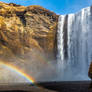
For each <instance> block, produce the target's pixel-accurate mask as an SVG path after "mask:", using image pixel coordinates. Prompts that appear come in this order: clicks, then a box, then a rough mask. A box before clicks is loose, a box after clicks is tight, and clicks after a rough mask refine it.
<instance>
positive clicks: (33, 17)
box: [0, 2, 58, 58]
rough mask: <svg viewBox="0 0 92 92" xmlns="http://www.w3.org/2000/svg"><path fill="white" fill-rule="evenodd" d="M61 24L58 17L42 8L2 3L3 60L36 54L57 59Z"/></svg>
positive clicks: (0, 48) (0, 35)
mask: <svg viewBox="0 0 92 92" xmlns="http://www.w3.org/2000/svg"><path fill="white" fill-rule="evenodd" d="M57 22H58V15H56V14H55V13H53V12H51V11H49V10H47V9H45V8H43V7H41V6H35V5H33V6H28V7H24V6H20V5H16V4H13V3H10V4H6V3H3V2H0V56H1V57H7V58H9V56H19V55H20V56H21V55H25V54H27V53H29V52H31V51H32V50H35V51H37V52H40V53H44V54H45V55H46V57H48V58H54V57H55V53H56V29H57ZM32 53H33V52H32Z"/></svg>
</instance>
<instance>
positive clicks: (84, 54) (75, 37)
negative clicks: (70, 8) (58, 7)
mask: <svg viewBox="0 0 92 92" xmlns="http://www.w3.org/2000/svg"><path fill="white" fill-rule="evenodd" d="M57 39H58V55H57V59H58V73H59V77H60V78H59V79H61V80H64V81H65V80H66V81H71V80H89V77H88V68H89V65H90V62H91V61H92V8H91V7H88V8H85V9H82V11H80V12H78V13H76V14H69V15H60V17H59V23H58V35H57Z"/></svg>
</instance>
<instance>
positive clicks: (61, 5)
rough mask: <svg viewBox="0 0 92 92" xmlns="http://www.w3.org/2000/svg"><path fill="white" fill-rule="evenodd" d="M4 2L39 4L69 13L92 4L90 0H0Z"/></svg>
mask: <svg viewBox="0 0 92 92" xmlns="http://www.w3.org/2000/svg"><path fill="white" fill-rule="evenodd" d="M0 1H3V2H6V3H16V4H20V5H24V6H29V5H40V6H43V7H44V8H46V9H49V10H51V11H53V12H55V13H57V14H69V13H75V12H78V11H80V10H81V9H82V8H85V7H88V6H91V5H92V0H0Z"/></svg>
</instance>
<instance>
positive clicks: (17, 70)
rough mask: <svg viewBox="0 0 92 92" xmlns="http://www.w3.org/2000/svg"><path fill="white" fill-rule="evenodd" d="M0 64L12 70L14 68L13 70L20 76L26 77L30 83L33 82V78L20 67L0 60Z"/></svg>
mask: <svg viewBox="0 0 92 92" xmlns="http://www.w3.org/2000/svg"><path fill="white" fill-rule="evenodd" d="M0 65H4V66H6V67H8V68H10V69H12V70H14V72H16V73H18V74H19V75H20V76H22V77H24V78H25V79H27V80H28V81H29V82H31V83H32V84H33V83H34V82H35V81H34V79H33V78H32V77H31V76H29V75H28V74H26V73H25V72H24V71H22V70H21V69H19V68H17V67H15V66H13V65H11V64H9V63H4V62H0Z"/></svg>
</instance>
